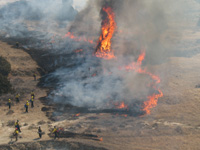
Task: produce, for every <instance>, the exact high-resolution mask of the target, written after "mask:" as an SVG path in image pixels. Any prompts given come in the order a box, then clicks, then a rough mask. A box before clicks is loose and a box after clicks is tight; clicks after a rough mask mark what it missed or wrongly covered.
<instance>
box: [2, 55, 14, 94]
mask: <svg viewBox="0 0 200 150" xmlns="http://www.w3.org/2000/svg"><path fill="white" fill-rule="evenodd" d="M10 71H11V66H10V64H9V62H8V61H7V60H6V59H5V58H3V57H1V56H0V95H2V94H4V93H8V92H10V91H11V90H12V86H11V84H10V81H9V80H8V78H7V77H8V74H9V73H10Z"/></svg>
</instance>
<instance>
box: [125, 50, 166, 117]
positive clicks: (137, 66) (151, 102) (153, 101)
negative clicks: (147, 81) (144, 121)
mask: <svg viewBox="0 0 200 150" xmlns="http://www.w3.org/2000/svg"><path fill="white" fill-rule="evenodd" d="M144 58H145V52H142V53H141V54H140V56H139V57H138V60H137V62H136V63H135V62H132V63H131V64H130V65H128V66H126V67H125V69H126V70H127V71H129V70H135V71H136V72H138V73H141V74H147V75H149V76H150V77H151V78H152V80H154V81H155V84H158V83H160V78H159V77H158V76H156V75H154V74H152V73H150V72H147V71H146V70H145V69H142V68H141V65H142V61H143V60H144ZM153 88H154V89H155V90H157V91H158V92H159V94H155V93H154V94H153V95H151V96H148V97H147V101H145V102H144V103H143V109H142V110H143V111H145V112H146V114H150V109H151V108H153V107H155V106H156V105H157V102H158V99H159V98H160V97H163V93H162V91H161V90H160V89H157V88H156V86H153Z"/></svg>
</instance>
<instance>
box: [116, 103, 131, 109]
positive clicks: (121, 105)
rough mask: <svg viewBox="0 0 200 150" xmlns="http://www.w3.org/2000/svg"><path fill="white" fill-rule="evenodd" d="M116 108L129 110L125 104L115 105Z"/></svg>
mask: <svg viewBox="0 0 200 150" xmlns="http://www.w3.org/2000/svg"><path fill="white" fill-rule="evenodd" d="M115 106H116V108H118V109H127V108H128V105H125V104H124V102H121V103H115Z"/></svg>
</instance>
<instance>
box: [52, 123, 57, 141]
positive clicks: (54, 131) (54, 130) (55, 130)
mask: <svg viewBox="0 0 200 150" xmlns="http://www.w3.org/2000/svg"><path fill="white" fill-rule="evenodd" d="M52 133H54V139H56V138H58V129H57V128H56V126H54V128H53V131H52Z"/></svg>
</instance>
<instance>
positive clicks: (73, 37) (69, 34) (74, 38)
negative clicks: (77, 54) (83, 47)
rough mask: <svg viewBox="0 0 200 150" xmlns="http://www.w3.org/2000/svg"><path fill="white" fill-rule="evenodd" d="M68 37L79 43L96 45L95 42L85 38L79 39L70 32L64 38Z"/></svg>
mask: <svg viewBox="0 0 200 150" xmlns="http://www.w3.org/2000/svg"><path fill="white" fill-rule="evenodd" d="M66 37H69V38H70V39H73V40H74V41H78V42H80V41H84V42H88V43H90V44H93V43H94V42H93V40H90V39H86V38H85V37H77V36H75V35H74V34H73V33H71V32H68V33H67V34H65V36H64V37H63V38H66Z"/></svg>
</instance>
